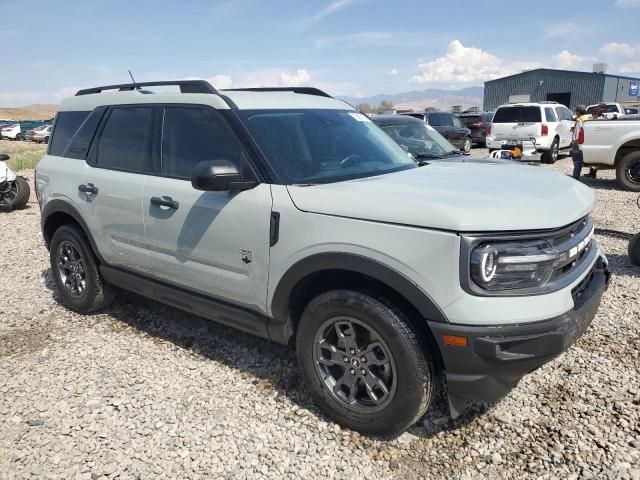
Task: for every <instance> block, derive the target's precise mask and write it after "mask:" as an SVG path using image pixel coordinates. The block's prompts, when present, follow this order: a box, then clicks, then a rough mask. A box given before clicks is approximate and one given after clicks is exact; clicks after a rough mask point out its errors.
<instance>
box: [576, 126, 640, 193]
mask: <svg viewBox="0 0 640 480" xmlns="http://www.w3.org/2000/svg"><path fill="white" fill-rule="evenodd" d="M578 139H579V142H580V143H581V145H580V150H582V155H583V161H584V163H585V165H590V166H593V167H596V168H597V169H598V170H602V169H614V168H615V170H616V180H617V181H618V184H619V185H620V186H621V187H622V188H624V189H625V190H632V191H635V192H640V115H632V116H625V117H624V118H621V119H619V120H598V121H586V122H584V123H583V124H582V131H581V132H579V135H578Z"/></svg>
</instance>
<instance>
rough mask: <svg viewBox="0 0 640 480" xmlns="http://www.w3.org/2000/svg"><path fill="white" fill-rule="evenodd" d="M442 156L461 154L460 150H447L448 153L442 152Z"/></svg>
mask: <svg viewBox="0 0 640 480" xmlns="http://www.w3.org/2000/svg"><path fill="white" fill-rule="evenodd" d="M442 155H443V156H450V155H462V152H461V151H460V150H449V151H448V152H444V153H443V154H442Z"/></svg>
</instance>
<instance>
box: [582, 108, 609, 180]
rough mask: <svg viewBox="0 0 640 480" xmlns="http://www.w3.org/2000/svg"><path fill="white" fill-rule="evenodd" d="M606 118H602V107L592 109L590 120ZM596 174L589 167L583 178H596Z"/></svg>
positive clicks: (594, 170) (593, 169) (603, 117)
mask: <svg viewBox="0 0 640 480" xmlns="http://www.w3.org/2000/svg"><path fill="white" fill-rule="evenodd" d="M606 119H607V117H605V116H604V109H603V108H602V106H600V105H598V106H597V107H595V108H594V109H593V112H592V113H591V120H606ZM597 172H598V169H597V168H594V167H589V173H587V174H585V177H589V178H596V174H597Z"/></svg>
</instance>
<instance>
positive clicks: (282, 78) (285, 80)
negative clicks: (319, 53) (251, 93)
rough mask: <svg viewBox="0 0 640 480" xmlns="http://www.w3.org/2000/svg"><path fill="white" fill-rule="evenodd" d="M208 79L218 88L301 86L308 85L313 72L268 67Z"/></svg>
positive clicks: (218, 75)
mask: <svg viewBox="0 0 640 480" xmlns="http://www.w3.org/2000/svg"><path fill="white" fill-rule="evenodd" d="M206 80H207V81H208V82H209V83H210V84H211V85H213V86H214V87H216V88H219V89H221V90H224V89H225V88H247V87H300V86H303V85H308V84H309V82H310V81H311V74H310V73H309V72H308V71H307V70H305V69H297V70H295V71H285V70H279V69H277V68H266V69H261V70H251V71H247V72H241V73H237V74H234V75H230V74H226V73H225V74H217V75H213V76H212V77H209V78H206Z"/></svg>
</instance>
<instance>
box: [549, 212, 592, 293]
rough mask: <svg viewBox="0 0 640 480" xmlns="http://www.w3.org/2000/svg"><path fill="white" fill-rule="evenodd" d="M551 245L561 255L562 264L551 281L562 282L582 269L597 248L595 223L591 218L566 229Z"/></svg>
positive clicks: (552, 240) (553, 239) (551, 241)
mask: <svg viewBox="0 0 640 480" xmlns="http://www.w3.org/2000/svg"><path fill="white" fill-rule="evenodd" d="M550 243H551V244H552V245H553V248H554V249H555V250H557V251H558V252H560V253H561V259H560V263H559V264H558V267H557V268H556V270H555V272H554V273H553V275H552V277H551V281H552V282H553V281H556V280H560V279H562V278H563V277H565V276H567V275H569V274H570V273H571V272H573V271H574V270H576V269H577V268H579V267H580V265H581V264H582V263H583V262H584V261H585V260H586V259H587V257H588V256H589V253H590V252H591V250H592V249H593V248H594V247H595V245H594V240H593V222H592V221H591V219H590V218H589V217H585V218H583V219H582V220H580V221H578V222H576V223H574V224H572V225H570V226H568V227H566V228H564V229H563V230H562V231H561V232H559V233H558V234H557V235H556V236H554V237H553V238H552V239H551V240H550Z"/></svg>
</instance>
